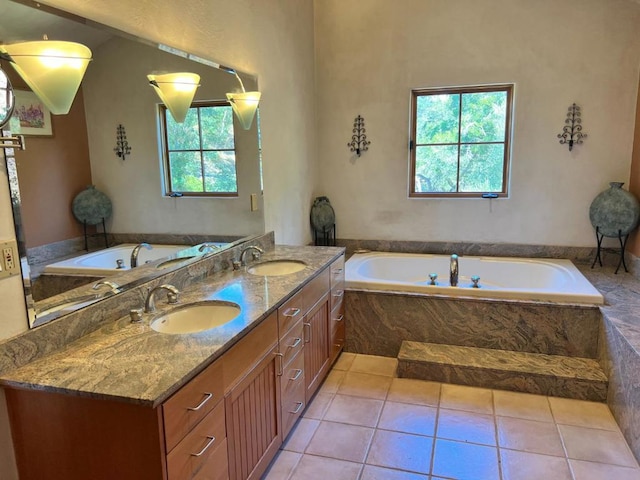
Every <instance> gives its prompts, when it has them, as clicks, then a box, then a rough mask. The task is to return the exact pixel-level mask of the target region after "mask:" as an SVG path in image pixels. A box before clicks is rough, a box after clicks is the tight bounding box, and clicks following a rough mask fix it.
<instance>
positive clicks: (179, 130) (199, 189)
mask: <svg viewBox="0 0 640 480" xmlns="http://www.w3.org/2000/svg"><path fill="white" fill-rule="evenodd" d="M160 119H161V122H162V131H163V132H164V136H163V137H164V138H163V143H164V145H163V150H164V171H165V188H164V190H165V195H169V196H179V195H185V196H199V197H202V196H218V197H220V196H226V197H229V196H234V197H235V196H238V183H237V178H236V151H235V138H234V132H233V111H232V109H231V106H230V105H229V103H228V102H225V101H218V102H201V103H194V104H193V105H192V106H191V108H190V109H189V112H188V113H187V117H186V118H185V121H184V123H176V122H175V121H174V120H173V117H172V116H171V114H170V113H168V110H167V109H166V107H165V106H164V105H160Z"/></svg>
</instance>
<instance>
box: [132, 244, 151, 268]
mask: <svg viewBox="0 0 640 480" xmlns="http://www.w3.org/2000/svg"><path fill="white" fill-rule="evenodd" d="M142 247H144V248H146V249H147V250H151V248H152V247H151V245H149V244H148V243H145V242H142V243H139V244H138V245H136V246H135V247H133V252H131V268H135V267H137V266H138V254H139V253H140V249H141V248H142Z"/></svg>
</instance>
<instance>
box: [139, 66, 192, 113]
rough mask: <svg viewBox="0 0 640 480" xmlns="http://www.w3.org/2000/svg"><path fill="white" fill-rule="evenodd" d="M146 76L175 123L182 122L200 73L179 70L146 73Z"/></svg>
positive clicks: (189, 105)
mask: <svg viewBox="0 0 640 480" xmlns="http://www.w3.org/2000/svg"><path fill="white" fill-rule="evenodd" d="M147 78H148V79H149V84H150V85H151V86H152V87H153V88H154V90H155V91H156V93H157V94H158V96H159V97H160V100H162V103H164V104H165V105H166V106H167V108H168V109H169V111H170V112H171V115H172V116H173V119H174V120H175V121H176V123H182V122H184V119H185V118H186V116H187V112H188V111H189V107H191V103H192V102H193V97H194V96H195V94H196V90H197V89H198V87H199V86H200V75H198V74H196V73H189V72H179V73H165V74H162V75H147Z"/></svg>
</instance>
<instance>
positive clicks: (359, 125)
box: [347, 115, 371, 156]
mask: <svg viewBox="0 0 640 480" xmlns="http://www.w3.org/2000/svg"><path fill="white" fill-rule="evenodd" d="M352 131H353V135H352V136H351V141H350V142H349V143H347V147H351V151H352V152H356V155H358V156H360V154H361V153H362V152H366V151H367V150H369V145H371V142H369V141H367V134H366V133H365V132H366V129H365V128H364V118H362V117H361V116H360V115H358V116H357V117H356V118H355V120H354V121H353V130H352Z"/></svg>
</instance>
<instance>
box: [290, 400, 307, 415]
mask: <svg viewBox="0 0 640 480" xmlns="http://www.w3.org/2000/svg"><path fill="white" fill-rule="evenodd" d="M302 407H304V402H296V408H295V409H294V410H291V411H290V412H289V413H292V414H294V415H296V414H298V413H299V412H300V410H302Z"/></svg>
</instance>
